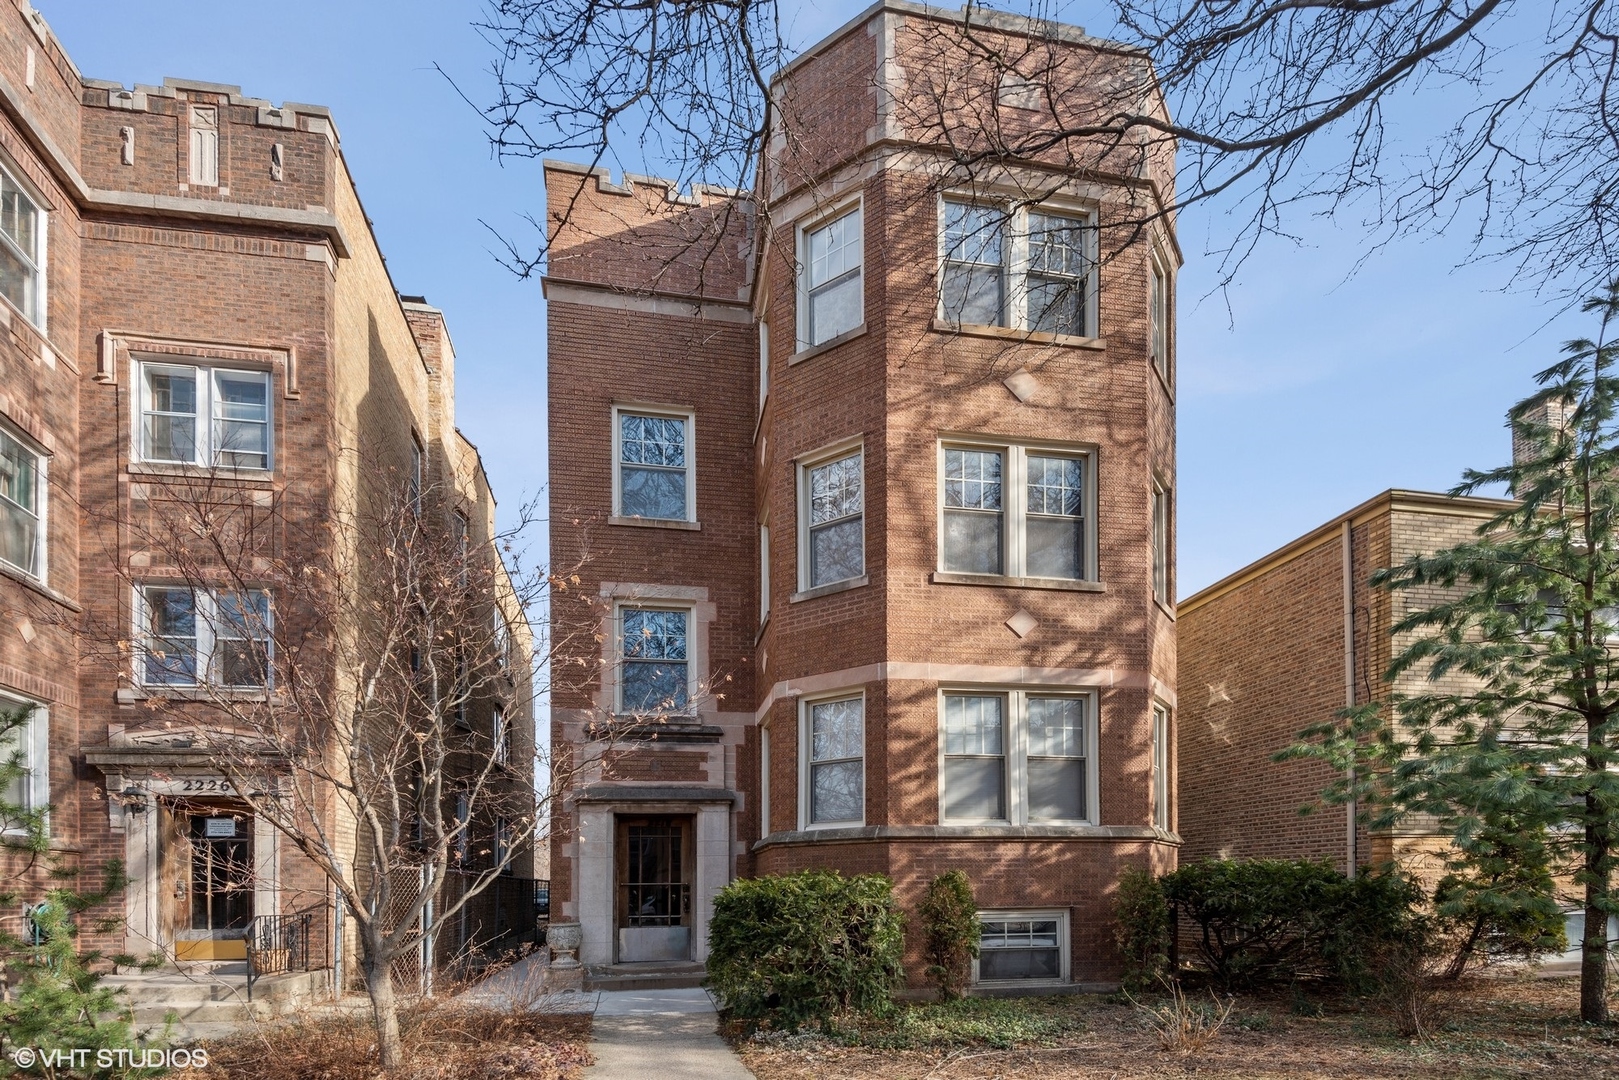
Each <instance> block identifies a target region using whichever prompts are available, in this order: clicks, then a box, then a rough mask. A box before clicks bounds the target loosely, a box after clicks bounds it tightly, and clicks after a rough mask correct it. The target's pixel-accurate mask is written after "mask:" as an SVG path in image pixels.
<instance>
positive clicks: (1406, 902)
mask: <svg viewBox="0 0 1619 1080" xmlns="http://www.w3.org/2000/svg"><path fill="white" fill-rule="evenodd" d="M1160 885H1161V886H1162V888H1163V892H1164V898H1165V899H1166V900H1167V901H1168V902H1169V904H1171V905H1172V906H1173V907H1174V908H1175V909H1176V910H1178V912H1179V913H1180V915H1181V916H1183V917H1184V918H1186V919H1189V920H1190V922H1191V924H1192V928H1193V930H1194V933H1195V935H1196V938H1197V941H1196V951H1197V954H1198V956H1199V958H1200V959H1201V960H1202V962H1203V964H1204V965H1205V967H1206V968H1207V969H1208V972H1209V975H1210V976H1211V977H1212V978H1213V979H1214V980H1215V981H1216V982H1219V983H1220V984H1222V985H1224V986H1228V987H1229V986H1253V985H1257V984H1260V983H1265V982H1285V981H1291V980H1293V979H1297V978H1299V977H1301V976H1303V977H1317V978H1325V979H1330V980H1333V981H1335V982H1339V983H1342V984H1344V985H1347V986H1350V987H1352V988H1364V987H1366V986H1368V985H1370V984H1371V983H1372V982H1375V981H1376V979H1377V971H1378V967H1379V964H1380V960H1381V958H1382V957H1384V956H1386V955H1388V954H1389V953H1390V951H1391V950H1393V949H1396V948H1402V947H1404V946H1405V943H1409V942H1411V941H1414V940H1421V939H1425V937H1426V935H1427V925H1426V922H1425V920H1424V919H1423V917H1422V916H1421V914H1420V913H1419V908H1420V905H1421V903H1422V899H1423V897H1422V892H1421V890H1420V889H1418V888H1417V887H1416V886H1415V885H1414V884H1412V883H1411V882H1410V881H1408V880H1407V879H1406V878H1404V877H1402V876H1400V875H1399V874H1397V873H1386V874H1385V873H1367V874H1362V875H1360V876H1358V877H1354V878H1350V877H1348V876H1346V875H1344V874H1342V873H1340V872H1339V871H1337V870H1334V869H1333V868H1332V866H1331V865H1330V864H1329V863H1327V862H1325V861H1322V862H1310V861H1307V860H1296V861H1295V860H1287V859H1252V860H1241V861H1239V860H1233V859H1206V860H1204V861H1202V862H1195V863H1191V864H1190V865H1188V866H1184V867H1182V868H1180V869H1179V870H1177V871H1175V872H1174V873H1172V874H1166V875H1165V876H1164V877H1163V878H1161V879H1160Z"/></svg>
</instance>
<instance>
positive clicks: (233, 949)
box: [175, 807, 254, 960]
mask: <svg viewBox="0 0 1619 1080" xmlns="http://www.w3.org/2000/svg"><path fill="white" fill-rule="evenodd" d="M183 820H184V826H183V831H182V833H181V845H182V849H183V852H184V855H183V858H182V860H181V865H180V872H181V874H182V875H183V876H182V877H181V879H180V880H179V881H177V882H176V883H175V891H176V899H178V900H179V901H180V903H178V904H177V905H176V906H175V915H176V918H177V921H178V922H179V924H180V925H179V926H178V928H177V931H178V932H177V933H176V934H175V939H176V940H175V958H176V959H177V960H233V959H241V958H244V957H246V955H247V951H246V941H245V940H244V934H245V933H246V931H247V924H248V923H249V922H250V921H251V920H252V918H253V892H254V877H253V820H252V818H250V817H247V816H246V815H243V814H240V813H234V814H233V813H231V812H230V811H229V810H227V809H225V808H223V807H221V808H218V809H215V808H202V807H199V808H196V809H194V810H192V811H190V812H189V813H185V814H184V815H183Z"/></svg>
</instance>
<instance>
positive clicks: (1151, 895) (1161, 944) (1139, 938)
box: [1113, 866, 1169, 990]
mask: <svg viewBox="0 0 1619 1080" xmlns="http://www.w3.org/2000/svg"><path fill="white" fill-rule="evenodd" d="M1113 918H1114V921H1115V926H1114V929H1113V940H1114V941H1115V942H1117V943H1118V946H1119V952H1120V953H1122V954H1123V955H1124V985H1125V988H1126V989H1129V990H1144V989H1146V988H1147V987H1149V986H1155V985H1157V984H1158V983H1159V982H1161V981H1162V980H1163V978H1164V977H1165V976H1166V975H1168V974H1169V903H1168V902H1167V901H1166V900H1165V899H1164V889H1163V886H1162V885H1160V884H1159V883H1158V879H1157V878H1155V877H1153V876H1152V875H1151V874H1149V873H1148V872H1147V871H1145V870H1142V869H1140V868H1138V867H1134V866H1128V867H1125V869H1124V872H1123V873H1122V874H1120V875H1119V891H1118V895H1117V896H1116V897H1115V899H1114V901H1113Z"/></svg>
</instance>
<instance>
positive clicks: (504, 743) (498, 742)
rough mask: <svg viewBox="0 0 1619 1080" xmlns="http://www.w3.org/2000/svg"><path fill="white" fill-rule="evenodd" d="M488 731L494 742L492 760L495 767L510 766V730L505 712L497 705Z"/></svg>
mask: <svg viewBox="0 0 1619 1080" xmlns="http://www.w3.org/2000/svg"><path fill="white" fill-rule="evenodd" d="M489 730H490V734H491V736H492V737H493V741H494V758H495V764H496V765H510V764H511V763H512V728H511V724H510V723H508V722H507V720H506V710H505V709H503V708H501V707H500V706H499V705H496V706H495V709H494V712H493V713H492V714H491V716H490V720H489Z"/></svg>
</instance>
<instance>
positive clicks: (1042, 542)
mask: <svg viewBox="0 0 1619 1080" xmlns="http://www.w3.org/2000/svg"><path fill="white" fill-rule="evenodd" d="M939 453H940V475H941V476H942V477H943V483H942V484H941V485H940V496H941V503H942V505H941V507H940V515H941V519H942V520H941V522H940V528H939V568H940V569H941V570H943V571H945V572H946V573H954V574H991V575H997V574H998V575H1007V576H1011V577H1030V578H1053V579H1064V580H1084V579H1087V578H1090V577H1092V576H1093V574H1092V571H1091V568H1090V564H1091V561H1092V560H1091V559H1090V558H1088V551H1089V548H1090V539H1089V533H1088V528H1087V525H1088V523H1087V520H1086V519H1087V513H1086V510H1087V507H1088V506H1089V504H1090V498H1089V494H1090V493H1089V489H1088V487H1087V485H1088V484H1089V483H1090V482H1091V481H1090V477H1089V475H1088V474H1089V472H1090V469H1089V465H1090V456H1089V455H1088V454H1087V453H1085V452H1083V451H1076V450H1063V449H1045V448H1037V447H1025V446H984V445H975V444H972V443H959V444H951V443H942V444H940V448H939Z"/></svg>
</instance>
